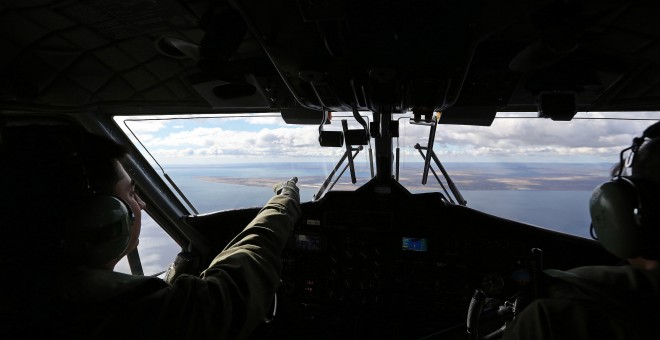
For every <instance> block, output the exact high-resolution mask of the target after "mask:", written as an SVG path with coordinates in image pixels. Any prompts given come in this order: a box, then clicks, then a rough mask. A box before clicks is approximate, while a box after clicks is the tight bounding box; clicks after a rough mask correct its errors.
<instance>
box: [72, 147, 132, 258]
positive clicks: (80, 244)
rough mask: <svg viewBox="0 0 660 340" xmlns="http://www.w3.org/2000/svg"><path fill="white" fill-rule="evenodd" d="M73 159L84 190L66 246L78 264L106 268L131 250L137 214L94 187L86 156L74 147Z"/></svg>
mask: <svg viewBox="0 0 660 340" xmlns="http://www.w3.org/2000/svg"><path fill="white" fill-rule="evenodd" d="M79 142H80V143H86V142H87V141H85V140H84V137H81V140H80V141H79ZM74 144H77V143H74ZM80 145H84V144H80ZM69 156H70V157H71V160H72V161H73V162H74V166H73V171H76V174H75V175H76V176H78V179H79V182H80V184H79V186H82V188H78V190H79V191H78V192H80V193H81V195H77V198H76V200H75V202H74V203H73V204H72V206H71V210H70V211H69V213H68V216H67V217H66V221H65V224H64V237H63V239H62V246H63V247H64V250H65V252H66V255H67V256H70V257H72V258H70V260H71V261H72V262H74V263H81V264H86V265H91V266H99V265H105V264H107V263H109V262H110V261H112V260H113V259H116V258H119V257H120V256H121V255H122V254H123V253H124V252H125V251H126V249H127V248H128V246H129V242H130V235H131V229H132V227H133V223H134V221H135V214H134V212H133V210H132V209H131V207H130V206H129V205H128V204H127V203H126V202H125V201H124V200H122V199H121V198H119V197H117V196H116V195H113V194H112V193H108V192H102V191H99V190H97V189H96V188H94V187H93V185H92V183H91V182H90V179H89V177H88V175H89V174H88V165H87V164H86V160H85V159H86V158H87V157H86V155H84V152H82V151H80V150H79V148H77V147H76V146H75V145H74V147H73V148H71V149H70V152H69Z"/></svg>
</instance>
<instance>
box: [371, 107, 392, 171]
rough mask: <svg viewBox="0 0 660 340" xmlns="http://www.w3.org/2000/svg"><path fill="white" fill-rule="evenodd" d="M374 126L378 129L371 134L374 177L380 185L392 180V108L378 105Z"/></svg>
mask: <svg viewBox="0 0 660 340" xmlns="http://www.w3.org/2000/svg"><path fill="white" fill-rule="evenodd" d="M373 114H374V123H375V124H374V125H375V127H377V128H378V131H377V133H373V131H372V133H371V135H372V136H373V138H374V141H375V143H374V144H375V145H376V177H377V178H378V181H379V182H381V183H387V182H389V181H391V180H392V163H393V158H394V156H393V155H392V133H391V131H390V129H391V126H392V124H391V122H392V107H390V106H389V105H380V110H379V111H378V112H375V111H374V113H373Z"/></svg>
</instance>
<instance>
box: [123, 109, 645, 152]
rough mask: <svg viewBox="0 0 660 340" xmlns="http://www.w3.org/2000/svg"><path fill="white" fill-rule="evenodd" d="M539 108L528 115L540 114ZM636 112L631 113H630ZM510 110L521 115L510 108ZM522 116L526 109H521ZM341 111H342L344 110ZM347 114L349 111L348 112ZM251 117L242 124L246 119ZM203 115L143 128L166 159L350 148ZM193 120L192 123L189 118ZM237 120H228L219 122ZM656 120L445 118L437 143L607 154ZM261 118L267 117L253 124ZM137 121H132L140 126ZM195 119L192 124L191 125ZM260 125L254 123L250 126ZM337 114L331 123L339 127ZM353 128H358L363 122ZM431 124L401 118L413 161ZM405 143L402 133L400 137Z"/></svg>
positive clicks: (273, 121)
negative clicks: (471, 122)
mask: <svg viewBox="0 0 660 340" xmlns="http://www.w3.org/2000/svg"><path fill="white" fill-rule="evenodd" d="M534 115H535V114H527V116H534ZM628 115H630V114H629V113H628ZM505 116H509V117H511V116H516V115H514V114H507V115H505ZM517 116H520V114H517ZM580 116H583V117H590V118H595V117H603V116H607V117H611V116H612V114H607V115H605V114H602V113H588V114H581V115H580ZM635 117H642V118H647V117H658V115H657V113H635ZM337 118H339V117H337ZM341 118H344V117H341ZM239 120H240V121H241V122H243V123H247V124H245V125H244V126H243V128H242V130H238V129H237V128H236V127H237V126H240V123H239V122H238V121H239ZM209 121H211V120H209V119H205V120H204V121H201V120H200V121H199V122H198V124H197V127H195V128H191V129H187V130H184V129H177V130H176V131H175V132H171V133H169V134H168V135H167V136H163V135H162V134H160V135H155V134H154V132H156V131H159V130H162V129H163V128H165V123H166V121H145V122H139V123H144V124H137V123H138V122H132V123H131V124H132V125H136V127H135V131H136V132H137V131H140V133H139V134H138V136H139V137H140V139H141V140H142V141H143V142H144V143H145V145H146V146H147V148H149V150H150V151H151V152H152V154H153V155H154V156H155V157H156V158H157V159H159V160H164V161H165V162H168V161H174V162H192V163H194V162H213V161H221V162H225V161H232V160H235V161H239V160H246V159H248V158H252V159H260V158H262V159H266V158H273V159H280V160H281V159H292V160H298V161H301V160H316V159H317V158H327V157H330V158H332V159H335V158H336V159H337V160H338V157H340V156H341V155H342V154H343V152H344V148H322V147H320V146H319V144H318V127H317V126H314V125H306V126H297V125H286V124H284V123H283V122H282V121H281V119H280V118H279V117H270V116H262V117H250V118H240V117H233V118H223V119H222V122H220V121H219V120H218V119H213V120H212V121H213V122H214V123H215V124H214V125H209V124H208V122H209ZM187 122H192V121H191V120H188V121H187ZM224 122H231V124H227V125H220V126H218V124H217V123H224ZM651 123H652V121H621V120H606V119H601V120H595V119H588V120H584V119H582V120H579V119H574V120H573V121H571V122H558V121H552V120H550V119H521V118H498V119H496V120H495V121H494V122H493V124H492V126H490V127H480V126H460V125H443V124H441V125H439V126H438V128H437V132H436V138H435V144H434V145H435V146H434V150H435V152H436V153H437V154H438V155H439V156H442V158H443V160H448V161H492V160H495V159H497V160H503V161H537V160H545V159H547V160H549V161H605V162H609V161H611V160H613V159H614V158H616V154H617V153H618V151H619V150H621V149H622V148H623V147H626V146H627V145H629V144H630V142H631V140H632V138H633V137H635V136H637V135H639V134H641V132H642V131H643V130H644V128H646V127H647V126H648V125H650V124H651ZM255 124H260V125H261V124H263V125H264V127H263V128H261V129H259V130H252V129H254V127H255ZM132 125H131V126H132ZM187 125H188V124H187ZM249 126H252V128H249ZM339 126H340V124H338V120H337V119H336V121H335V122H333V124H332V125H330V126H326V130H337V129H338V127H339ZM350 126H351V127H350V128H356V127H358V125H357V124H356V123H355V122H351V123H350ZM429 129H430V128H429V127H428V126H420V125H411V124H409V123H408V119H406V118H404V119H401V120H400V135H401V138H400V139H399V140H398V145H399V146H400V147H401V153H402V155H403V157H405V158H406V159H407V160H417V158H418V157H419V159H421V157H420V156H419V153H418V151H417V150H415V149H414V148H413V146H414V145H415V144H416V143H419V144H420V145H422V146H426V144H427V142H428V133H429ZM393 145H394V146H396V145H397V140H394V141H393Z"/></svg>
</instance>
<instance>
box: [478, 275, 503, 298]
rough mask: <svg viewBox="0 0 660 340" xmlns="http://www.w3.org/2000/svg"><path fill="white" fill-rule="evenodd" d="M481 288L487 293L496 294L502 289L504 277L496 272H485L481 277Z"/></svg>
mask: <svg viewBox="0 0 660 340" xmlns="http://www.w3.org/2000/svg"><path fill="white" fill-rule="evenodd" d="M481 289H482V290H483V291H484V293H486V294H488V295H497V294H499V293H501V292H502V289H504V278H503V277H502V276H501V275H499V274H496V273H491V274H486V275H484V276H483V277H482V278H481Z"/></svg>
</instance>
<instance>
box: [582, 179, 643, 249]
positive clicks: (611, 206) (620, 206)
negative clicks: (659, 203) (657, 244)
mask: <svg viewBox="0 0 660 340" xmlns="http://www.w3.org/2000/svg"><path fill="white" fill-rule="evenodd" d="M639 209H640V202H639V195H638V194H637V191H636V189H635V186H634V184H633V183H632V182H629V181H628V180H623V179H617V180H615V181H611V182H607V183H604V184H601V185H599V186H598V187H596V189H594V191H593V193H592V195H591V199H590V200H589V212H590V214H591V220H592V224H593V227H594V230H595V233H596V236H597V237H598V240H599V241H600V243H601V244H602V245H603V247H605V249H607V250H608V251H610V252H611V253H612V254H614V255H616V256H618V257H620V258H622V259H629V258H635V257H639V256H641V255H642V249H643V248H644V241H645V236H646V235H645V232H644V228H643V227H642V224H641V223H639V222H641V221H640V220H639V219H640V218H641V217H640V216H639V215H638V214H636V211H638V210H639Z"/></svg>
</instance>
